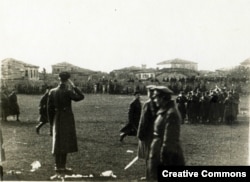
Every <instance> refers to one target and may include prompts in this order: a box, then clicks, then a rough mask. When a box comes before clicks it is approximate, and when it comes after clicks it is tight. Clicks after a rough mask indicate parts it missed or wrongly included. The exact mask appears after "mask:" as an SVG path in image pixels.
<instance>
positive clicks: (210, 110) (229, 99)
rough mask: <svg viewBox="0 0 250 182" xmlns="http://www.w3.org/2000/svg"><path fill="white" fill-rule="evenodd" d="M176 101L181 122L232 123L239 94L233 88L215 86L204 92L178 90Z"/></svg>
mask: <svg viewBox="0 0 250 182" xmlns="http://www.w3.org/2000/svg"><path fill="white" fill-rule="evenodd" d="M176 103H177V107H178V109H179V111H180V113H181V116H182V123H183V124H184V123H190V124H198V123H204V124H222V123H225V124H233V123H235V122H237V115H238V113H239V108H238V107H239V103H240V96H239V93H237V92H236V91H235V90H227V89H226V88H222V89H220V88H219V87H217V86H216V88H215V89H213V90H209V91H205V92H200V91H199V90H197V91H191V92H188V93H187V94H185V93H184V92H180V94H179V95H178V97H177V98H176Z"/></svg>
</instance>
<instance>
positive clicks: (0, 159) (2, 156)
mask: <svg viewBox="0 0 250 182" xmlns="http://www.w3.org/2000/svg"><path fill="white" fill-rule="evenodd" d="M0 125H1V124H0ZM3 161H5V153H4V149H3V135H2V130H1V128H0V181H3V167H2V162H3Z"/></svg>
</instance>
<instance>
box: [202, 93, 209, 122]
mask: <svg viewBox="0 0 250 182" xmlns="http://www.w3.org/2000/svg"><path fill="white" fill-rule="evenodd" d="M209 100H210V98H209V92H208V91H205V92H203V95H202V97H201V99H200V106H201V108H200V114H201V121H202V123H207V121H208V114H209Z"/></svg>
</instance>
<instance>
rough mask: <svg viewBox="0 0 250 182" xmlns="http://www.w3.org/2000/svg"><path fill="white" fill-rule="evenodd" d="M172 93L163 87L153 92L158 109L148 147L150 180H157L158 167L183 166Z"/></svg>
mask: <svg viewBox="0 0 250 182" xmlns="http://www.w3.org/2000/svg"><path fill="white" fill-rule="evenodd" d="M172 93H173V92H172V91H171V90H170V89H169V88H167V87H164V86H158V87H156V90H155V94H154V96H155V102H156V105H157V106H158V107H159V110H158V112H157V118H156V120H155V123H154V133H153V135H154V138H153V141H152V144H151V147H150V154H149V165H148V168H149V172H150V180H157V168H158V166H159V165H166V166H182V165H184V164H185V161H184V156H183V152H182V148H181V144H180V127H181V116H180V113H179V112H178V109H177V108H176V106H175V103H174V101H173V100H171V94H172Z"/></svg>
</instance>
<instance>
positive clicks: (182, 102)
mask: <svg viewBox="0 0 250 182" xmlns="http://www.w3.org/2000/svg"><path fill="white" fill-rule="evenodd" d="M176 103H177V108H178V110H179V111H180V113H181V119H182V122H181V123H182V124H184V121H185V118H186V113H187V110H186V103H187V97H186V96H185V94H184V92H183V91H181V92H180V94H179V95H178V97H177V98H176Z"/></svg>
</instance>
